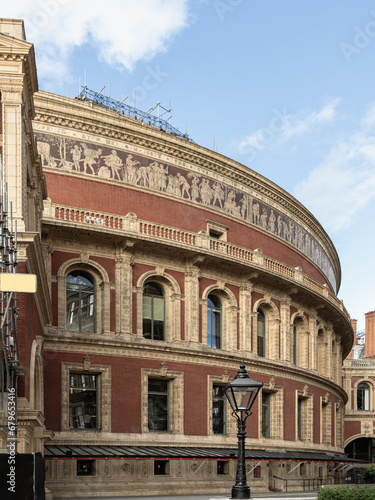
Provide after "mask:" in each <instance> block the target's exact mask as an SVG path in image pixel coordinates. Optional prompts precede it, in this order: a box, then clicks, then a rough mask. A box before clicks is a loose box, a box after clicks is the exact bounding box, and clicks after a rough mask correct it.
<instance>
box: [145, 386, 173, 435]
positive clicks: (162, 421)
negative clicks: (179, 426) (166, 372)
mask: <svg viewBox="0 0 375 500" xmlns="http://www.w3.org/2000/svg"><path fill="white" fill-rule="evenodd" d="M148 428H149V430H150V431H164V432H166V431H168V381H167V380H158V379H149V381H148Z"/></svg>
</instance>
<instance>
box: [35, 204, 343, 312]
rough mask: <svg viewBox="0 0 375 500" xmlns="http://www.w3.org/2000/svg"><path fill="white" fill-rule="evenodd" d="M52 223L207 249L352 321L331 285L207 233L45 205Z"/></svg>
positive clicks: (45, 215) (45, 216) (45, 213)
mask: <svg viewBox="0 0 375 500" xmlns="http://www.w3.org/2000/svg"><path fill="white" fill-rule="evenodd" d="M48 220H59V221H66V222H68V223H73V224H83V225H92V226H96V228H97V229H98V230H105V229H109V230H117V231H118V230H120V231H124V232H125V233H128V234H129V235H131V234H132V233H133V234H134V235H139V236H147V237H149V238H151V239H154V240H168V241H170V242H173V243H178V245H179V246H182V247H183V246H185V245H186V246H187V247H194V248H196V249H204V250H206V251H207V252H215V253H220V254H222V255H223V256H227V257H231V258H232V259H235V260H238V261H242V262H251V263H252V264H253V265H255V266H256V267H261V268H264V269H267V270H269V271H271V272H272V273H274V274H278V275H282V276H284V277H286V278H288V279H290V280H293V281H295V282H297V283H299V284H302V285H303V286H304V287H306V288H309V289H311V290H312V291H314V292H315V293H318V294H320V295H322V296H323V297H325V298H326V299H328V300H329V301H330V302H331V303H332V304H333V305H334V306H336V307H337V308H338V309H339V310H341V311H342V312H343V313H344V315H345V316H346V317H347V318H348V319H350V316H349V314H348V312H347V310H346V309H345V307H344V305H343V302H342V300H339V299H338V298H337V297H336V295H334V294H333V293H332V292H331V291H330V290H329V288H328V286H327V285H325V284H321V283H319V282H318V281H316V280H314V279H312V278H311V277H310V276H308V275H306V274H304V273H303V271H302V269H301V268H300V267H297V268H293V267H291V266H288V265H286V264H284V263H282V262H279V261H276V260H275V259H271V258H270V257H266V256H265V255H263V253H262V250H261V249H255V250H249V249H247V248H243V247H240V246H238V245H233V244H232V243H228V242H226V241H221V240H218V239H217V238H210V236H209V234H208V233H207V231H205V230H202V231H199V233H193V232H190V231H184V230H182V229H178V228H175V227H171V226H165V225H163V224H157V223H154V222H148V221H143V220H140V219H138V218H137V216H136V214H135V213H133V212H130V213H128V214H127V215H126V216H124V217H122V216H118V215H114V214H108V213H100V212H96V211H90V210H84V209H81V208H74V207H67V206H62V205H57V204H53V203H51V202H50V201H45V202H44V211H43V221H44V222H48Z"/></svg>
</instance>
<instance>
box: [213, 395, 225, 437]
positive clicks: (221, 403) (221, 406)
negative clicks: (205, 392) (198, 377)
mask: <svg viewBox="0 0 375 500" xmlns="http://www.w3.org/2000/svg"><path fill="white" fill-rule="evenodd" d="M212 430H213V433H214V434H225V433H226V397H225V394H224V387H223V386H221V385H214V386H213V388H212Z"/></svg>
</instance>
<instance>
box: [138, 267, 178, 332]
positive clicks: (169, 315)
mask: <svg viewBox="0 0 375 500" xmlns="http://www.w3.org/2000/svg"><path fill="white" fill-rule="evenodd" d="M150 281H152V282H155V283H158V284H159V285H160V286H161V287H162V288H163V290H164V293H165V341H166V342H173V341H181V299H182V295H181V288H180V285H179V283H178V281H177V280H176V279H175V278H174V277H173V276H171V275H170V274H168V273H166V272H165V271H164V269H155V270H152V271H147V272H146V273H144V274H142V276H140V277H139V279H138V281H137V289H136V291H137V335H138V336H139V337H140V338H143V288H144V285H145V284H146V283H147V282H150ZM151 342H153V341H151ZM158 342H159V341H158Z"/></svg>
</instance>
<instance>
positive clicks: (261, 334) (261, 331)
mask: <svg viewBox="0 0 375 500" xmlns="http://www.w3.org/2000/svg"><path fill="white" fill-rule="evenodd" d="M265 336H266V318H265V316H264V313H263V311H261V310H258V318H257V352H258V355H259V356H263V357H265V355H266V352H265V351H266V349H265Z"/></svg>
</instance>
